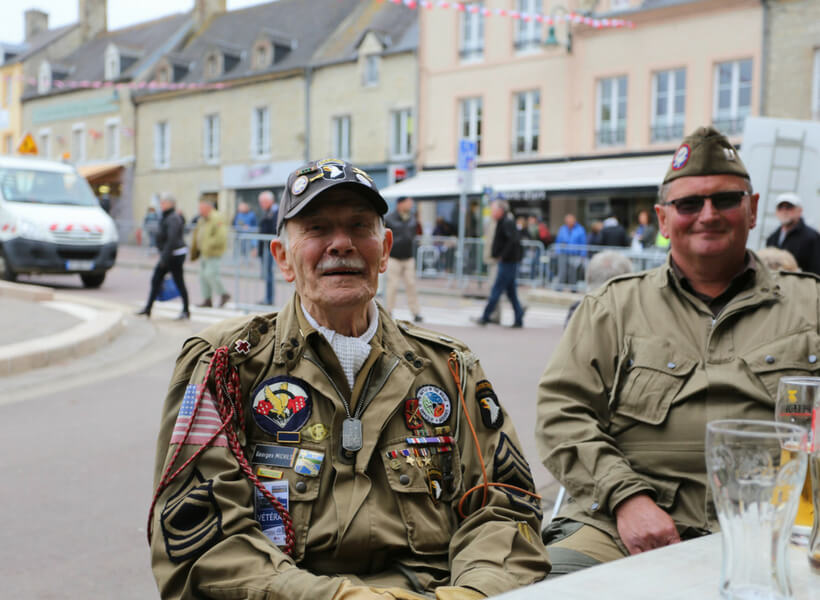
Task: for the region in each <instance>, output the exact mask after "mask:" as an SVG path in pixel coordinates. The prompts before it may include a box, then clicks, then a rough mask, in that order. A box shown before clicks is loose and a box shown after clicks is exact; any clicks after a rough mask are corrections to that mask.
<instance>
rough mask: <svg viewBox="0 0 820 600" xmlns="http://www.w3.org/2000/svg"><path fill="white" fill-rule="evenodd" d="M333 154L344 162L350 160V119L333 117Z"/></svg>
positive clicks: (347, 117)
mask: <svg viewBox="0 0 820 600" xmlns="http://www.w3.org/2000/svg"><path fill="white" fill-rule="evenodd" d="M331 136H332V138H333V139H332V140H331V144H332V146H333V150H332V154H333V156H335V157H337V158H341V159H342V160H350V117H349V116H344V117H333V120H332V122H331Z"/></svg>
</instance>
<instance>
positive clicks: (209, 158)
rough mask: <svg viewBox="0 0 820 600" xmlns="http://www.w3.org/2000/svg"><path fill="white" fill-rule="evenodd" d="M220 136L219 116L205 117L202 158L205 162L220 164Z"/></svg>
mask: <svg viewBox="0 0 820 600" xmlns="http://www.w3.org/2000/svg"><path fill="white" fill-rule="evenodd" d="M220 135H221V132H220V122H219V115H216V114H214V115H205V118H204V119H203V120H202V156H203V157H204V158H205V162H208V163H214V162H219V143H220V141H221V140H220Z"/></svg>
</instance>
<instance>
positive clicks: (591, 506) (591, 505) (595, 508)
mask: <svg viewBox="0 0 820 600" xmlns="http://www.w3.org/2000/svg"><path fill="white" fill-rule="evenodd" d="M600 506H601V505H600V504H598V503H597V502H593V503H592V504H590V506H589V510H598V509H599V508H600Z"/></svg>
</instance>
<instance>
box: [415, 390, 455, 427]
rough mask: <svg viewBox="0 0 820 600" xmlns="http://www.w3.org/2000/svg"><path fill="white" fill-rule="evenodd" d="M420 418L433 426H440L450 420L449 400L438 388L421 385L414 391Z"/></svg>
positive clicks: (445, 393)
mask: <svg viewBox="0 0 820 600" xmlns="http://www.w3.org/2000/svg"><path fill="white" fill-rule="evenodd" d="M416 397H417V398H418V399H419V412H420V413H421V417H422V418H423V419H424V420H425V421H427V422H428V423H431V424H433V425H441V424H442V423H444V422H445V421H446V420H447V419H449V418H450V398H449V397H448V396H447V392H445V391H444V390H443V389H441V388H440V387H437V386H435V385H423V386H421V387H420V388H419V389H418V390H416Z"/></svg>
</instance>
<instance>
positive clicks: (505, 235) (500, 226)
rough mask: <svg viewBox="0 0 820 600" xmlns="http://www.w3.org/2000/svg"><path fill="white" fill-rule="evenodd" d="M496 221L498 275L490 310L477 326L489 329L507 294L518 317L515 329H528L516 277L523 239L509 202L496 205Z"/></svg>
mask: <svg viewBox="0 0 820 600" xmlns="http://www.w3.org/2000/svg"><path fill="white" fill-rule="evenodd" d="M491 210H492V217H493V219H495V221H496V227H495V235H494V236H493V249H492V256H493V258H496V259H498V274H497V275H496V278H495V283H493V289H492V290H490V298H489V300H487V306H485V307H484V312H483V314H482V315H481V317H480V318H479V319H477V321H476V322H477V323H478V324H479V325H486V324H487V323H489V322H490V318H491V316H492V314H493V311H494V310H495V307H496V305H497V304H498V301H499V299H500V298H501V294H503V293H506V294H507V297H508V298H509V299H510V304H512V307H513V312H514V313H515V321H514V322H513V327H523V326H524V309H523V308H522V307H521V303H520V302H519V301H518V291H517V290H516V286H517V283H516V277H517V274H518V263H519V262H521V256H522V251H521V235H520V232H519V231H518V227H516V225H515V221H514V220H513V218H512V215H511V214H510V212H509V211H510V206H509V204H507V202H506V200H495V201H493V204H492V209H491Z"/></svg>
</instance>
